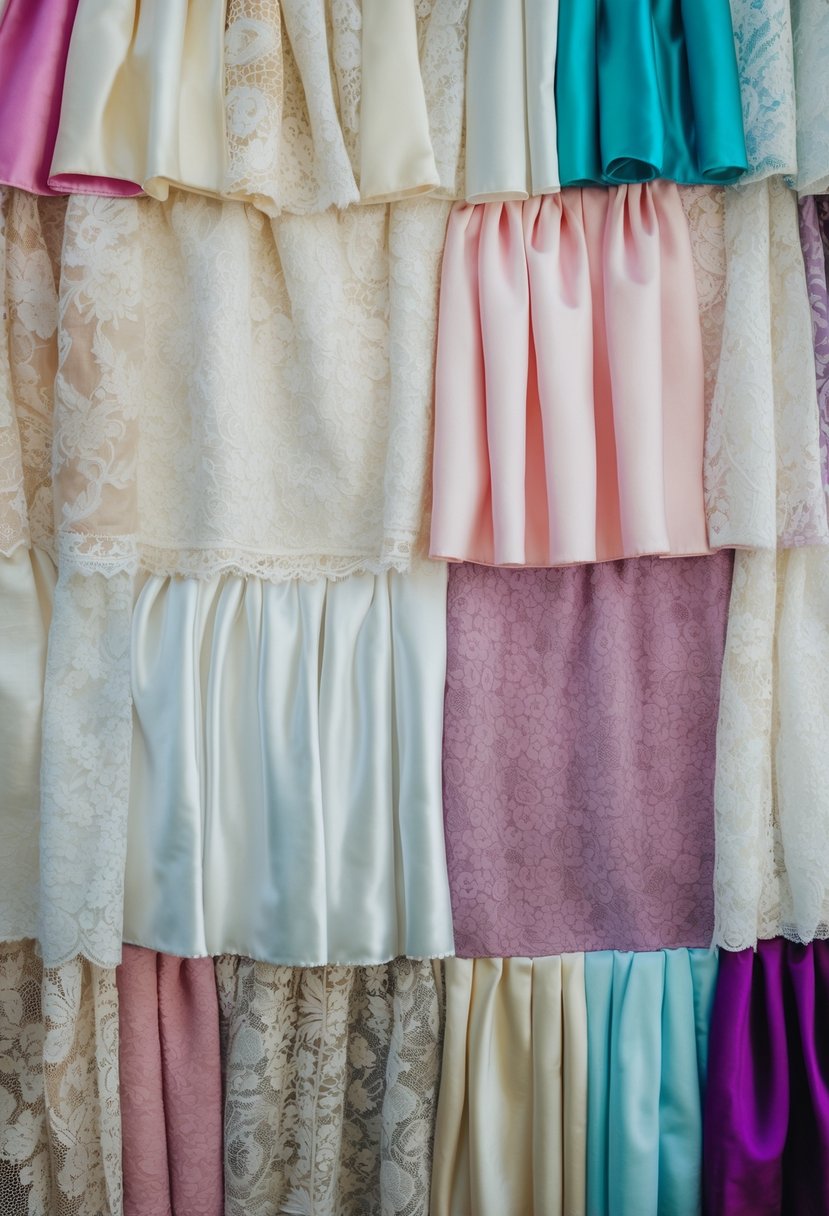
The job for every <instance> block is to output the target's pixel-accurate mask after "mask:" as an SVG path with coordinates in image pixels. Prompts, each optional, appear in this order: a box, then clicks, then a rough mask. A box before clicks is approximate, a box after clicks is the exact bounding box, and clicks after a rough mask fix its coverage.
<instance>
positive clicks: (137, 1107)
mask: <svg viewBox="0 0 829 1216" xmlns="http://www.w3.org/2000/svg"><path fill="white" fill-rule="evenodd" d="M116 978H117V981H118V997H119V1004H120V1039H121V1043H120V1060H119V1064H120V1070H121V1125H122V1137H123V1163H124V1216H159V1214H160V1213H165V1212H175V1214H176V1216H222V1212H223V1211H224V1195H223V1191H224V1182H223V1172H222V1077H221V1055H220V1048H219V1004H218V996H217V992H216V979H215V973H214V970H213V960H212V959H210V958H196V959H180V958H173V957H172V956H171V955H168V954H156V953H155V952H154V951H152V950H144V949H141V948H139V947H138V946H124V954H123V962H122V964H121V966H120V967H119V968H118V970H117V972H116Z"/></svg>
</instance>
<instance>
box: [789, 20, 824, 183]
mask: <svg viewBox="0 0 829 1216" xmlns="http://www.w3.org/2000/svg"><path fill="white" fill-rule="evenodd" d="M791 9H792V32H793V37H794V71H795V80H796V83H797V188H798V190H799V191H800V192H801V194H824V193H826V192H827V191H829V108H827V105H826V64H827V62H829V0H791Z"/></svg>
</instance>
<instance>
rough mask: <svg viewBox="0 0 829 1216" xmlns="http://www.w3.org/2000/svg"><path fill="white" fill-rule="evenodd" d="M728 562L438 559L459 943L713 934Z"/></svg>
mask: <svg viewBox="0 0 829 1216" xmlns="http://www.w3.org/2000/svg"><path fill="white" fill-rule="evenodd" d="M730 578H731V558H730V555H729V554H717V555H715V556H712V557H704V558H686V559H681V560H680V559H677V560H676V561H671V562H665V561H659V560H657V559H650V560H646V559H640V560H638V561H631V562H619V563H605V564H604V565H600V566H594V567H592V568H586V567H580V568H570V569H564V570H553V571H532V572H530V571H503V570H487V569H483V568H481V567H476V566H467V565H464V566H453V567H451V569H450V577H449V607H448V657H447V680H446V689H447V691H446V710H445V724H444V764H443V768H444V810H445V821H446V845H447V858H448V863H449V880H450V886H451V892H452V907H453V912H454V923H455V946H456V952H457V953H458V954H459V955H463V956H472V957H475V956H480V955H483V956H488V955H493V956H495V955H531V956H538V955H543V954H551V953H558V952H559V951H568V950H599V949H625V950H652V949H659V948H660V947H661V946H664V945H671V946H684V945H691V946H707V945H708V943H709V941H710V939H711V931H712V926H713V906H712V904H713V900H712V889H711V888H712V871H713V865H714V824H713V794H714V735H715V729H716V721H717V703H718V697H719V686H720V670H721V664H722V654H723V645H724V640H725V621H726V610H727V606H728V589H729V584H730ZM815 678H817V671H814V672H813V673H812V679H815ZM736 878H737V872H735V879H736Z"/></svg>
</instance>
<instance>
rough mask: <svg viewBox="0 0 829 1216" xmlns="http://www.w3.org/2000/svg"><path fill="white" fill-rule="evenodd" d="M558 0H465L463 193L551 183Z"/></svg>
mask: <svg viewBox="0 0 829 1216" xmlns="http://www.w3.org/2000/svg"><path fill="white" fill-rule="evenodd" d="M557 16H558V0H514V2H513V3H509V4H505V3H503V0H470V5H469V16H468V46H467V56H466V197H467V199H468V200H469V202H475V203H481V202H487V201H491V200H495V199H525V198H528V197H529V196H530V195H531V194H532V195H534V194H550V193H554V192H555V191H557V190H558V189H559V180H558V155H557V151H556V103H555V72H556V37H557Z"/></svg>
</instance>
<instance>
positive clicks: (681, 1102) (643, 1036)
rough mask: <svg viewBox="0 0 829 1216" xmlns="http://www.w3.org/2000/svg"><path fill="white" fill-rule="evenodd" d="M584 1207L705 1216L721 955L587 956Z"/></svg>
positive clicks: (647, 1215)
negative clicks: (706, 1130)
mask: <svg viewBox="0 0 829 1216" xmlns="http://www.w3.org/2000/svg"><path fill="white" fill-rule="evenodd" d="M584 978H585V991H586V995H587V1058H588V1100H587V1211H588V1212H589V1213H590V1216H699V1213H700V1212H701V1211H702V1189H701V1188H702V1101H703V1095H704V1088H705V1074H706V1065H707V1058H708V1029H709V1024H710V1019H711V1007H712V1003H713V999H714V989H715V987H716V978H717V956H716V954H714V953H712V952H709V951H707V950H663V951H656V952H653V953H650V952H649V953H641V954H621V953H615V952H611V951H601V952H597V953H594V954H585V956H584Z"/></svg>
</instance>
